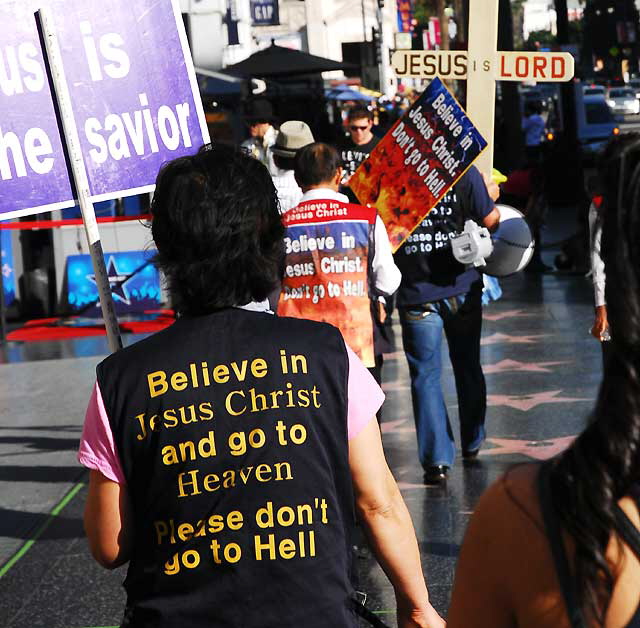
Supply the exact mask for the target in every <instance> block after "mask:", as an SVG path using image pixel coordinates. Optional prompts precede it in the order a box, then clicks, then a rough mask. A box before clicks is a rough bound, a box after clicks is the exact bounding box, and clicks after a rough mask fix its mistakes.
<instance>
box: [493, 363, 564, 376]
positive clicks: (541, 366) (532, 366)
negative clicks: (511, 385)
mask: <svg viewBox="0 0 640 628" xmlns="http://www.w3.org/2000/svg"><path fill="white" fill-rule="evenodd" d="M558 364H567V362H518V360H502V361H501V362H497V363H496V364H487V365H486V366H483V367H482V370H483V371H484V373H485V375H490V374H491V373H512V372H520V371H522V372H525V373H552V372H553V371H552V369H550V368H548V367H550V366H557V365H558Z"/></svg>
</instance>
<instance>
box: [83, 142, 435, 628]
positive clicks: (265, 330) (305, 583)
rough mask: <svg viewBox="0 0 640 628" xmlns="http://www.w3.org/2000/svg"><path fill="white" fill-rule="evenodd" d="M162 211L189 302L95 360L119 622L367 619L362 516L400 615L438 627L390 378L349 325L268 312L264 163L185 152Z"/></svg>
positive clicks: (94, 542) (265, 623)
mask: <svg viewBox="0 0 640 628" xmlns="http://www.w3.org/2000/svg"><path fill="white" fill-rule="evenodd" d="M152 213H153V225H152V232H153V238H154V241H155V243H156V246H157V248H158V264H159V266H160V268H161V269H162V271H163V272H164V275H165V277H166V280H167V283H168V288H169V291H170V293H171V296H172V299H173V302H174V304H175V306H176V308H177V310H178V312H179V313H180V316H179V318H178V320H177V321H176V323H175V324H174V325H172V326H171V327H169V328H168V329H166V330H164V331H162V332H160V333H157V334H155V335H154V336H151V337H150V338H147V339H145V340H143V341H141V342H138V343H136V344H134V345H132V346H130V347H127V348H126V349H123V350H122V351H120V352H118V353H116V354H114V355H112V356H110V357H108V358H107V359H106V360H104V361H103V362H102V363H101V364H100V365H99V366H98V368H97V382H96V385H95V388H94V392H93V396H92V398H91V401H90V404H89V408H88V410H87V417H86V420H85V427H84V431H83V437H82V441H81V445H80V452H79V460H80V461H81V463H82V464H84V465H85V466H87V467H88V468H89V469H90V470H91V476H90V484H89V494H88V499H87V505H86V510H85V529H86V532H87V536H88V538H89V543H90V547H91V551H92V553H93V555H94V557H95V558H96V560H97V561H98V562H99V563H100V564H102V565H103V566H105V567H107V568H114V567H116V566H118V565H121V564H123V563H125V562H127V561H128V562H129V569H128V573H127V578H126V580H125V583H124V586H125V588H126V590H127V606H126V610H125V616H124V620H123V626H128V627H135V628H142V627H152V626H153V628H174V627H178V626H180V628H182V627H188V628H192V627H200V626H202V627H205V626H206V627H215V626H225V627H227V626H238V627H242V628H251V627H261V628H267V627H270V626H272V627H274V628H275V627H278V628H294V627H295V628H299V627H300V626H305V628H313V627H317V628H321V627H322V628H325V627H326V626H335V627H336V628H338V627H345V628H347V627H353V626H355V625H356V620H355V619H354V615H353V610H352V608H353V607H352V604H351V598H352V588H351V584H350V580H349V565H350V548H349V533H350V530H351V527H352V525H353V521H354V516H355V512H354V510H357V512H358V514H359V516H360V519H361V521H362V522H363V525H364V527H365V529H366V530H367V532H368V534H369V538H370V541H371V545H372V548H373V550H374V551H375V553H376V555H377V556H378V558H379V560H380V563H381V565H382V567H383V568H384V569H385V571H386V573H387V575H388V576H389V578H390V580H391V582H392V584H393V586H394V588H395V591H396V597H397V608H398V624H399V626H402V627H407V628H408V627H413V626H421V627H427V626H428V627H430V628H433V627H439V628H442V627H443V626H444V622H443V621H442V619H441V618H440V617H439V616H438V614H437V613H436V612H435V610H434V609H433V607H432V606H431V604H430V603H429V598H428V593H427V588H426V585H425V582H424V578H423V575H422V570H421V565H420V556H419V551H418V545H417V542H416V538H415V533H414V530H413V526H412V523H411V520H410V517H409V513H408V511H407V509H406V506H405V504H404V502H403V500H402V497H401V496H400V492H399V490H398V487H397V485H396V483H395V481H394V479H393V477H392V475H391V472H390V471H389V468H388V466H387V463H386V461H385V458H384V454H383V451H382V444H381V440H380V432H379V429H378V424H377V421H376V420H375V418H374V417H375V414H376V411H377V410H378V408H379V406H380V405H381V403H382V400H383V397H384V395H383V393H382V391H381V390H380V388H379V387H378V385H377V384H376V383H375V382H374V381H373V378H371V376H370V375H369V373H368V372H367V370H366V369H365V368H364V366H363V365H362V363H361V362H360V361H359V360H358V359H357V357H355V355H354V354H353V352H352V351H351V350H350V349H349V348H348V347H346V346H345V343H344V341H343V339H342V336H341V335H340V333H339V332H338V330H337V329H336V328H334V327H332V326H331V325H328V324H324V323H316V322H311V321H307V320H298V319H290V318H281V317H276V316H274V315H273V314H272V313H271V312H269V311H268V303H267V301H266V298H267V295H268V294H269V293H270V292H271V291H272V290H273V288H274V287H275V286H276V285H277V284H278V282H279V280H280V278H281V273H282V268H283V258H284V250H283V227H282V223H281V220H280V214H279V212H278V204H277V196H276V191H275V189H274V186H273V184H272V182H271V177H270V176H269V173H268V172H267V170H266V168H265V167H264V166H263V165H262V164H260V163H259V162H258V161H257V160H255V159H253V158H251V157H249V156H247V155H246V154H244V153H243V152H241V151H240V150H238V149H235V148H231V147H226V146H221V145H216V146H213V147H208V148H205V149H203V150H201V151H200V152H199V153H198V154H197V155H194V156H192V157H185V158H180V159H177V160H175V161H173V162H171V163H169V164H168V165H166V166H165V167H164V168H163V170H162V171H161V172H160V175H159V177H158V181H157V187H156V193H155V197H154V201H153V207H152ZM354 504H355V506H356V508H355V509H354Z"/></svg>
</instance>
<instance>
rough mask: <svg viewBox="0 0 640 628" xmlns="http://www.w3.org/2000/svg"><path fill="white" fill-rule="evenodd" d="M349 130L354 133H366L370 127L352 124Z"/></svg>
mask: <svg viewBox="0 0 640 628" xmlns="http://www.w3.org/2000/svg"><path fill="white" fill-rule="evenodd" d="M349 128H350V129H351V130H352V131H366V130H367V129H368V128H369V125H368V124H367V126H357V125H356V124H352V125H351V126H350V127H349Z"/></svg>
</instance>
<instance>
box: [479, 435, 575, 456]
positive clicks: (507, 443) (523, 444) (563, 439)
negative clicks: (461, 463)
mask: <svg viewBox="0 0 640 628" xmlns="http://www.w3.org/2000/svg"><path fill="white" fill-rule="evenodd" d="M575 438H576V436H575V435H572V436H560V437H558V438H548V439H546V440H516V439H514V438H487V443H491V444H492V445H495V447H491V448H490V449H482V450H481V451H480V453H479V455H480V456H501V455H503V454H522V455H523V456H528V457H529V458H534V459H535V460H547V459H548V458H553V456H555V455H556V454H559V453H560V452H561V451H564V450H565V449H566V448H567V447H568V446H569V445H571V443H572V442H573V441H574V440H575Z"/></svg>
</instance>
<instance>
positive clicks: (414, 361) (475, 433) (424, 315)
mask: <svg viewBox="0 0 640 628" xmlns="http://www.w3.org/2000/svg"><path fill="white" fill-rule="evenodd" d="M478 287H479V286H478ZM480 298H481V291H480V290H478V289H476V286H475V285H474V287H473V288H472V290H471V291H470V292H468V293H467V294H466V295H465V294H463V295H460V296H457V297H452V298H449V299H443V300H442V301H436V302H434V303H424V304H422V305H419V306H410V307H407V308H401V309H400V323H401V324H402V341H403V343H404V351H405V354H406V356H407V361H408V363H409V372H410V374H411V398H412V401H413V414H414V419H415V422H416V432H417V436H418V455H419V457H420V462H421V463H422V466H423V467H424V468H425V469H426V468H427V467H429V466H432V465H446V466H448V467H450V466H451V465H452V464H453V460H454V458H455V443H454V438H453V432H452V430H451V423H450V421H449V415H448V413H447V407H446V405H445V402H444V396H443V394H442V386H441V382H440V379H441V375H442V357H441V348H442V332H443V330H444V333H445V335H446V337H447V342H448V344H449V357H450V359H451V365H452V367H453V373H454V376H455V381H456V391H457V393H458V409H459V416H460V440H461V445H462V450H463V452H464V451H474V450H476V449H478V448H479V447H480V445H481V444H482V442H483V440H484V437H485V430H484V420H485V415H486V409H487V389H486V385H485V381H484V375H483V373H482V367H481V366H480V332H481V329H482V305H481V302H480Z"/></svg>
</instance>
